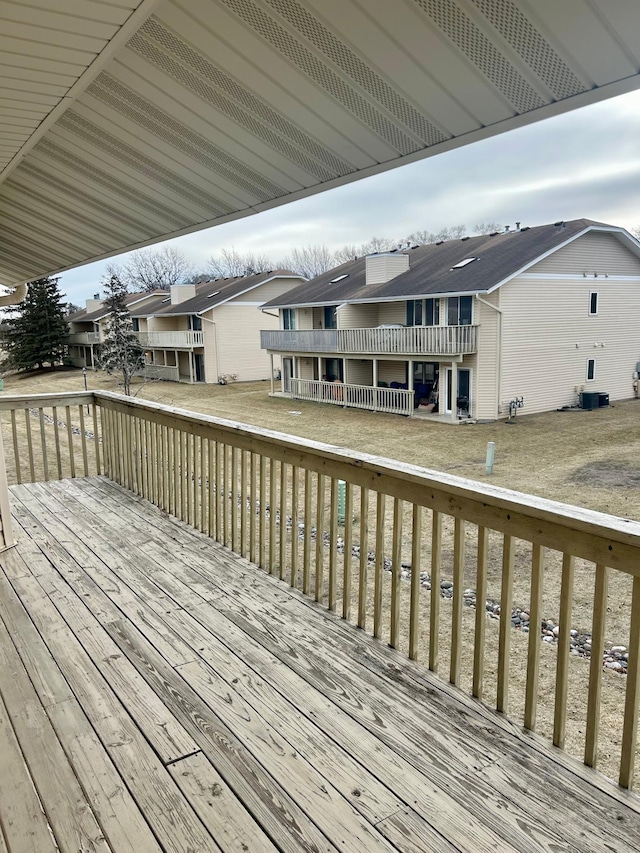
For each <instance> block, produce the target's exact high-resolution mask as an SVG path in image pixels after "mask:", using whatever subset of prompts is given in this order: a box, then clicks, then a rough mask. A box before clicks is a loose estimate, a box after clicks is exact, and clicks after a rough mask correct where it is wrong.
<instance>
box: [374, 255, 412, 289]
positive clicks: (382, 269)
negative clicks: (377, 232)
mask: <svg viewBox="0 0 640 853" xmlns="http://www.w3.org/2000/svg"><path fill="white" fill-rule="evenodd" d="M365 263H366V283H367V284H384V283H385V282H386V281H391V279H392V278H395V277H396V276H397V275H400V273H403V272H406V271H407V270H408V269H409V255H407V254H405V253H404V252H381V253H380V254H378V255H367V257H366V259H365Z"/></svg>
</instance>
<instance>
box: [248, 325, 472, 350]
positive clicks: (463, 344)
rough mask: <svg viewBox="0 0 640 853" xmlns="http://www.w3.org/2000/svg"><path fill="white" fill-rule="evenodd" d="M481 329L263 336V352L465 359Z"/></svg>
mask: <svg viewBox="0 0 640 853" xmlns="http://www.w3.org/2000/svg"><path fill="white" fill-rule="evenodd" d="M477 330H478V327H477V326H407V327H398V328H371V329H368V328H367V329H300V330H293V329H292V330H286V329H279V330H270V331H262V332H260V336H261V343H260V345H261V347H262V349H269V350H275V351H277V352H317V353H323V352H328V353H333V352H339V353H345V354H347V353H352V354H356V355H362V354H368V355H376V354H378V353H380V354H385V355H388V354H393V353H397V354H398V355H400V354H403V355H461V354H465V353H474V352H476V350H477Z"/></svg>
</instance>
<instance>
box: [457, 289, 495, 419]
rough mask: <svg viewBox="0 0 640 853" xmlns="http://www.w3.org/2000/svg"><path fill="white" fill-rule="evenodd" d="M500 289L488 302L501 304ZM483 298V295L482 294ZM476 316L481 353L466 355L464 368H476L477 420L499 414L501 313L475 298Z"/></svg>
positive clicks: (474, 371)
mask: <svg viewBox="0 0 640 853" xmlns="http://www.w3.org/2000/svg"><path fill="white" fill-rule="evenodd" d="M501 292H502V289H501V290H498V291H496V293H493V294H491V296H488V297H486V301H487V302H491V304H492V305H495V306H496V307H499V294H500V293H501ZM483 298H484V297H483ZM473 308H474V319H475V321H476V322H477V324H478V327H479V328H478V352H477V353H476V354H475V355H473V356H466V357H465V359H464V364H463V365H462V366H463V367H471V368H472V369H473V380H472V381H473V392H472V406H473V417H474V418H477V419H478V420H495V418H496V417H497V416H498V396H499V394H498V388H499V375H498V374H499V346H498V336H499V330H500V315H499V314H498V312H497V311H494V310H493V309H492V308H489V306H488V305H483V304H482V303H481V302H478V301H477V300H475V305H474V306H473Z"/></svg>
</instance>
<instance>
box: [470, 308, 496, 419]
mask: <svg viewBox="0 0 640 853" xmlns="http://www.w3.org/2000/svg"><path fill="white" fill-rule="evenodd" d="M476 299H477V300H478V302H482V304H483V305H487V306H488V307H489V308H493V310H494V311H495V312H496V313H497V315H498V369H497V370H496V416H499V415H500V391H501V389H502V308H498V306H497V305H492V304H491V302H487V300H486V299H483V298H482V297H481V296H478V294H477V293H476Z"/></svg>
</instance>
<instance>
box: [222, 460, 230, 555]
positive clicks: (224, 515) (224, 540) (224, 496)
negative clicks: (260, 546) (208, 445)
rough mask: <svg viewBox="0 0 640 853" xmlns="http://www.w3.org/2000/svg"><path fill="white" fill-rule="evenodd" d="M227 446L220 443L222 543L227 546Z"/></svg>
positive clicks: (228, 490) (228, 487)
mask: <svg viewBox="0 0 640 853" xmlns="http://www.w3.org/2000/svg"><path fill="white" fill-rule="evenodd" d="M229 464H230V463H229V447H228V445H226V444H223V445H222V540H221V542H222V544H223V545H224V546H225V547H227V548H228V547H229V510H230V508H231V507H230V506H229V505H230V503H231V494H230V486H229V481H230V476H229Z"/></svg>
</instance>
